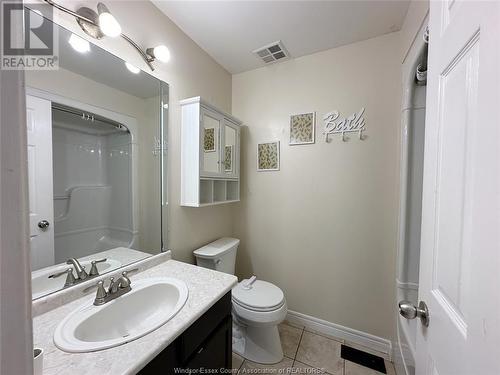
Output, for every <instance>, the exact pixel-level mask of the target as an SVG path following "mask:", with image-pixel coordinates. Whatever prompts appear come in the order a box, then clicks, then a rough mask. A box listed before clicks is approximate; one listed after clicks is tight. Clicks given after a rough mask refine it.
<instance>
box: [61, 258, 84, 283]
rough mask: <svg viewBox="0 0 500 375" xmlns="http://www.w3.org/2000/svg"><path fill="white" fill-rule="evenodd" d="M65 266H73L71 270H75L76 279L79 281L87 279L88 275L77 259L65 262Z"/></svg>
mask: <svg viewBox="0 0 500 375" xmlns="http://www.w3.org/2000/svg"><path fill="white" fill-rule="evenodd" d="M66 264H71V265H73V268H74V269H75V272H76V277H77V279H79V280H85V279H86V278H87V277H89V274H88V273H87V271H85V267H82V265H81V264H80V262H79V261H78V259H76V258H70V259H68V260H67V261H66Z"/></svg>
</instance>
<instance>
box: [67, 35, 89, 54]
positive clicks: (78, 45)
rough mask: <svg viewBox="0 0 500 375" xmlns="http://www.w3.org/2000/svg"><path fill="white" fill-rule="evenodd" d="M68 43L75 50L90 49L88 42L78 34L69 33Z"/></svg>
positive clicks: (85, 50)
mask: <svg viewBox="0 0 500 375" xmlns="http://www.w3.org/2000/svg"><path fill="white" fill-rule="evenodd" d="M68 43H69V44H70V45H71V47H73V49H74V50H75V51H76V52H80V53H87V52H89V51H90V43H89V42H87V41H86V40H85V39H83V38H81V37H79V36H78V35H75V34H71V36H70V37H69V40H68Z"/></svg>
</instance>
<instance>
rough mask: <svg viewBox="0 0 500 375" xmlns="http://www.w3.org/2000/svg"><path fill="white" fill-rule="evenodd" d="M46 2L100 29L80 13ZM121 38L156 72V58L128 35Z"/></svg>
mask: <svg viewBox="0 0 500 375" xmlns="http://www.w3.org/2000/svg"><path fill="white" fill-rule="evenodd" d="M44 1H45V2H46V3H47V4H49V5H52V6H53V7H54V8H56V9H59V10H60V11H62V12H64V13H67V14H69V15H71V16H73V17H75V18H77V19H80V20H82V21H85V22H87V23H90V24H92V25H95V26H97V27H99V25H98V24H97V23H95V22H94V21H93V20H91V19H89V18H87V17H84V16H82V15H80V14H78V13H76V12H74V11H72V10H71V9H68V8H66V7H64V6H62V5H60V4H58V3H56V2H54V1H52V0H44ZM120 36H121V37H122V38H123V39H125V40H126V41H127V42H128V43H129V44H130V45H131V46H132V47H134V49H135V50H136V51H137V52H139V54H140V55H141V57H142V59H143V60H144V62H145V63H146V64H147V65H148V66H149V69H151V71H154V70H155V68H154V66H153V64H151V63H152V62H153V61H154V58H152V57H150V56H148V55H147V54H146V52H144V51H143V50H142V48H141V47H139V45H138V44H137V43H136V42H134V41H133V40H132V39H131V38H130V37H128V36H127V35H125V34H124V33H121V34H120Z"/></svg>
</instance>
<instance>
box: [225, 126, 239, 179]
mask: <svg viewBox="0 0 500 375" xmlns="http://www.w3.org/2000/svg"><path fill="white" fill-rule="evenodd" d="M224 137H225V140H224V159H223V160H224V172H225V173H226V174H235V172H236V171H235V170H234V165H235V163H234V150H235V148H236V129H235V128H233V127H232V126H229V125H227V124H226V125H225V132H224Z"/></svg>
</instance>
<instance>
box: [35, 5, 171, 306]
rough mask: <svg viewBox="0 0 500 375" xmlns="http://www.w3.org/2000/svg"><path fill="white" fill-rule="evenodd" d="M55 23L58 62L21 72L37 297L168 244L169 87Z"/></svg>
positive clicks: (136, 258)
mask: <svg viewBox="0 0 500 375" xmlns="http://www.w3.org/2000/svg"><path fill="white" fill-rule="evenodd" d="M27 12H28V14H29V17H34V18H36V17H41V16H40V15H39V14H37V13H35V12H32V11H29V10H28V11H27ZM45 22H49V21H48V20H45ZM53 27H54V28H55V30H56V31H57V32H56V35H57V38H58V46H59V50H58V60H59V68H58V69H56V70H28V71H26V93H27V98H26V103H27V126H28V163H29V203H30V237H31V262H32V290H33V298H34V299H35V298H39V297H41V296H44V295H47V294H49V293H53V292H55V291H58V290H60V289H62V288H67V287H71V286H73V285H77V284H78V283H80V282H82V281H84V280H89V279H91V278H93V277H95V276H97V275H99V274H103V273H106V272H109V271H112V270H115V269H117V268H120V267H123V266H125V265H128V264H130V263H133V262H137V261H139V260H141V259H144V258H146V257H149V256H151V255H153V254H158V253H160V252H161V251H162V249H163V248H165V247H166V245H164V244H165V243H166V238H164V237H163V236H162V206H163V204H166V202H165V196H164V194H163V185H164V184H166V176H165V175H164V173H163V171H162V168H163V166H164V165H165V163H164V160H165V158H166V154H165V153H166V151H165V147H164V143H165V135H166V123H165V122H166V119H167V113H166V111H167V110H168V85H167V84H166V83H164V82H161V81H159V80H158V79H156V78H154V77H153V76H151V75H149V74H147V73H145V72H143V71H140V70H139V69H136V68H135V67H133V66H130V65H128V66H127V64H126V63H125V61H123V60H121V59H120V58H118V57H116V56H114V55H112V54H110V53H108V52H106V51H105V50H103V49H101V48H99V47H97V46H95V45H93V44H91V43H88V42H87V41H85V40H84V39H82V38H80V37H78V36H76V35H75V34H72V33H71V32H70V31H68V30H66V29H64V28H62V27H59V26H58V25H56V24H53ZM162 184H163V185H162ZM163 220H165V217H164V218H163Z"/></svg>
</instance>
